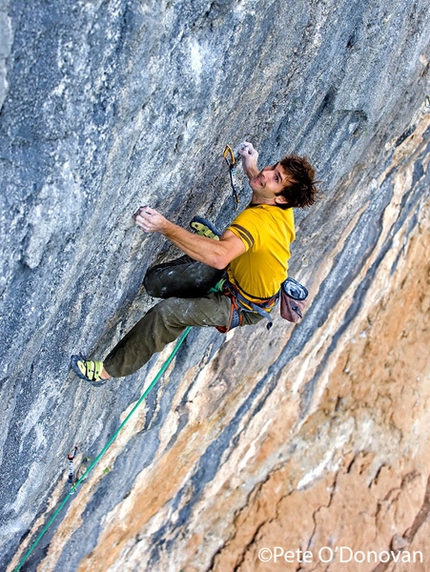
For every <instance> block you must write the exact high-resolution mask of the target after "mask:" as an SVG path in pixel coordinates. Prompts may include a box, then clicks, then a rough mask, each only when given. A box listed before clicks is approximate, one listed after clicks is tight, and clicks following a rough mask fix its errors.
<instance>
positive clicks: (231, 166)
mask: <svg viewBox="0 0 430 572" xmlns="http://www.w3.org/2000/svg"><path fill="white" fill-rule="evenodd" d="M223 157H224V159H225V161H226V163H227V165H228V171H229V174H230V184H231V188H232V190H233V200H234V208H235V210H237V207H238V205H239V203H240V199H239V192H240V189H239V185H238V184H237V179H236V166H237V161H236V158H235V156H234V151H233V147H232V146H231V145H230V144H229V143H227V145H226V146H225V149H224V153H223Z"/></svg>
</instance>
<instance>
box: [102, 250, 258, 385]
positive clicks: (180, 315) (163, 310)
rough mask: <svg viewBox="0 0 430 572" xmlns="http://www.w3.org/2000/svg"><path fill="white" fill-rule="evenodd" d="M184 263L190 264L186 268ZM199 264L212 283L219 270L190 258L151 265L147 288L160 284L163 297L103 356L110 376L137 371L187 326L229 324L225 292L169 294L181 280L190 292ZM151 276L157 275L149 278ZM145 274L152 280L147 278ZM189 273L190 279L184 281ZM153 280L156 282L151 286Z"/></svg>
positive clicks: (247, 316)
mask: <svg viewBox="0 0 430 572" xmlns="http://www.w3.org/2000/svg"><path fill="white" fill-rule="evenodd" d="M186 265H188V266H189V268H188V269H187V267H186ZM199 267H201V268H200V270H201V275H205V276H206V278H207V279H208V284H209V283H210V282H212V285H215V284H216V282H217V281H218V280H219V278H220V272H219V271H218V270H215V269H213V268H210V267H208V266H205V265H203V264H201V263H199V262H194V261H190V260H189V259H184V263H183V264H178V263H177V261H174V263H173V264H172V265H168V264H167V265H160V266H159V267H154V269H155V272H154V269H150V271H149V272H148V275H147V277H146V278H145V286H146V288H147V290H149V293H150V294H151V295H152V296H154V295H157V293H159V292H157V291H158V290H159V289H160V288H161V287H162V292H161V296H163V297H165V298H166V299H165V300H162V301H161V302H159V303H158V304H156V305H155V306H154V307H153V308H151V309H150V310H149V312H148V313H147V314H145V316H144V317H143V318H142V319H141V320H140V321H139V322H138V323H137V324H136V325H135V326H134V327H133V328H132V329H131V330H130V332H129V333H128V334H127V335H126V336H125V337H124V338H123V339H122V340H121V341H120V342H119V343H118V344H117V345H116V346H115V347H114V349H113V350H112V351H111V352H110V354H109V355H108V356H107V358H106V359H105V360H104V362H103V365H104V367H105V369H106V371H107V372H108V373H109V375H110V376H111V377H123V376H126V375H131V374H132V373H134V372H135V371H137V370H138V369H139V368H141V367H142V366H143V365H144V364H145V363H146V362H147V361H149V359H150V358H151V357H152V355H153V354H155V353H156V352H159V351H161V350H162V349H163V348H164V346H165V345H166V344H168V343H170V342H172V341H173V340H175V339H176V338H178V337H179V336H180V335H181V333H182V332H183V331H184V330H185V328H186V327H187V326H224V327H227V326H228V324H229V322H230V313H231V301H230V299H229V298H228V297H227V296H225V295H224V294H221V293H210V294H205V295H203V296H200V295H197V296H196V297H194V298H190V297H188V298H180V297H176V296H174V297H168V296H169V284H171V285H172V288H174V291H175V292H177V291H178V284H180V286H181V287H182V288H183V292H184V293H186V294H188V295H189V294H190V293H192V292H193V286H194V284H195V282H193V281H194V278H195V275H196V271H197V270H198V269H199ZM211 273H212V276H213V277H212V280H210V276H211ZM154 276H155V277H156V279H154V280H152V278H154ZM148 277H149V278H151V280H148V279H147V278H148ZM188 277H190V278H191V282H190V283H189V284H188V285H187V280H188ZM154 283H156V284H157V286H153V284H154ZM208 289H209V288H208ZM242 316H243V322H242V325H243V326H245V325H251V324H256V323H257V322H259V321H260V320H261V319H262V318H261V316H259V315H258V314H253V313H250V312H242Z"/></svg>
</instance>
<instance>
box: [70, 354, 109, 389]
mask: <svg viewBox="0 0 430 572" xmlns="http://www.w3.org/2000/svg"><path fill="white" fill-rule="evenodd" d="M70 366H71V368H72V369H73V371H74V372H75V373H76V375H77V376H78V377H80V378H81V379H85V381H88V382H89V383H91V385H95V386H99V385H104V384H105V383H106V382H107V381H109V379H102V378H101V377H100V375H101V372H102V369H103V362H102V361H93V360H87V359H85V358H84V356H82V355H75V356H72V358H71V362H70Z"/></svg>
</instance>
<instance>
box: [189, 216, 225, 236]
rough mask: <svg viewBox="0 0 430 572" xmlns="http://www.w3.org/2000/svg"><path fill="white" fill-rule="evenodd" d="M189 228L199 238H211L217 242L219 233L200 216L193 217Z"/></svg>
mask: <svg viewBox="0 0 430 572" xmlns="http://www.w3.org/2000/svg"><path fill="white" fill-rule="evenodd" d="M190 226H191V228H192V229H193V230H195V231H196V233H197V234H199V235H200V236H206V238H213V239H214V240H219V237H220V236H221V234H222V233H221V232H220V231H219V230H218V229H217V228H216V226H214V225H213V224H212V223H210V222H209V221H208V220H206V219H205V218H203V217H201V216H195V217H194V218H193V220H192V221H191V222H190Z"/></svg>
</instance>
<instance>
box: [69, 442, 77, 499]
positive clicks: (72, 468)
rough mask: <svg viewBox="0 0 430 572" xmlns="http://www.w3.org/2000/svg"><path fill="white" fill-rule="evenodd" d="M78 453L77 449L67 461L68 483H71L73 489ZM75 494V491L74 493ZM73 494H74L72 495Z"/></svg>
mask: <svg viewBox="0 0 430 572" xmlns="http://www.w3.org/2000/svg"><path fill="white" fill-rule="evenodd" d="M77 452H78V448H77V447H75V450H74V451H73V453H72V454H71V455H67V459H68V461H69V476H68V479H67V480H68V481H69V483H70V484H71V485H72V489H73V477H74V473H75V468H74V463H73V461H74V459H75V457H76V453H77ZM73 492H75V491H73ZM71 494H73V493H71Z"/></svg>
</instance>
